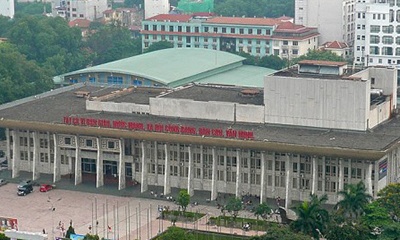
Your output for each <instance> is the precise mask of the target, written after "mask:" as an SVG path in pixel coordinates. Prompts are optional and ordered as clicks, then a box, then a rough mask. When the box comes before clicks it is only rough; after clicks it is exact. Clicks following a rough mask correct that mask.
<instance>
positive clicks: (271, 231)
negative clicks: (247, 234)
mask: <svg viewBox="0 0 400 240" xmlns="http://www.w3.org/2000/svg"><path fill="white" fill-rule="evenodd" d="M277 239H279V240H310V237H309V236H307V235H304V234H303V233H296V232H294V231H292V230H291V229H290V228H289V227H287V226H285V225H271V226H269V227H268V233H267V234H265V235H262V236H256V237H252V238H250V240H277Z"/></svg>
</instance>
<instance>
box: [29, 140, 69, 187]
mask: <svg viewBox="0 0 400 240" xmlns="http://www.w3.org/2000/svg"><path fill="white" fill-rule="evenodd" d="M57 139H58V136H57V134H55V133H54V134H53V142H54V171H53V182H54V183H55V182H57V181H60V180H61V169H60V168H61V161H60V160H61V159H60V158H61V153H60V146H58V141H57ZM28 142H29V141H28ZM49 147H50V143H49Z"/></svg>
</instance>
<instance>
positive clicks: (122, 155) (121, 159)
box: [118, 139, 126, 190]
mask: <svg viewBox="0 0 400 240" xmlns="http://www.w3.org/2000/svg"><path fill="white" fill-rule="evenodd" d="M118 167H119V168H118V177H119V179H118V190H121V189H124V188H125V185H126V184H125V183H126V178H125V142H124V139H120V140H119V163H118Z"/></svg>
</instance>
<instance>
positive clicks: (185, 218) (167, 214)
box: [163, 210, 205, 222]
mask: <svg viewBox="0 0 400 240" xmlns="http://www.w3.org/2000/svg"><path fill="white" fill-rule="evenodd" d="M204 215H205V214H203V213H197V212H182V211H176V210H169V211H163V219H166V220H170V221H174V220H175V222H194V221H196V220H198V219H200V218H202V217H204Z"/></svg>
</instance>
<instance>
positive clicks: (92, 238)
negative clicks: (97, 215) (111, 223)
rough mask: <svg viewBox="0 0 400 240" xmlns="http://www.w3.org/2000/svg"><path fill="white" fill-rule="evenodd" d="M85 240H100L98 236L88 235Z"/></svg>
mask: <svg viewBox="0 0 400 240" xmlns="http://www.w3.org/2000/svg"><path fill="white" fill-rule="evenodd" d="M83 240H100V237H99V236H98V235H92V234H89V233H88V234H86V235H85V237H84V238H83Z"/></svg>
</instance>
